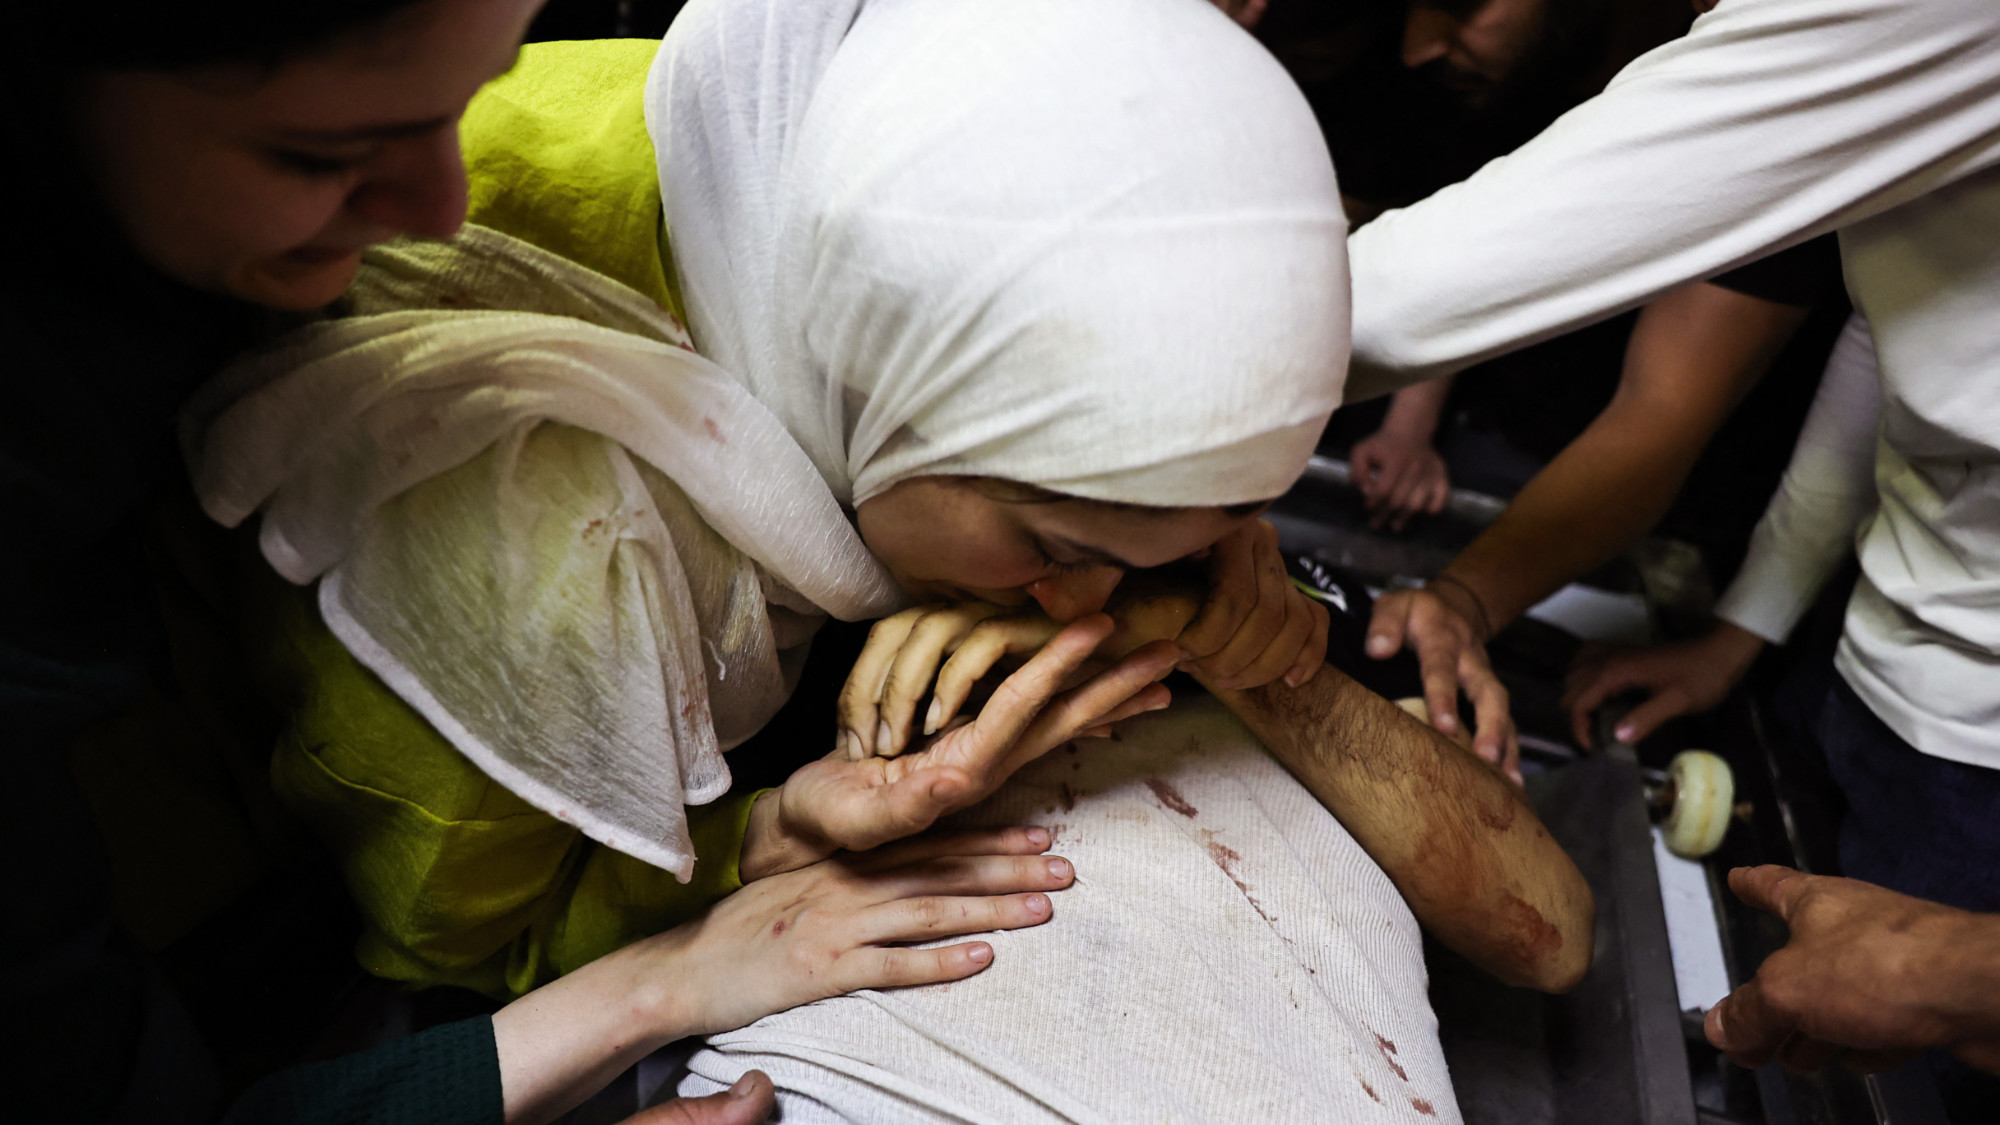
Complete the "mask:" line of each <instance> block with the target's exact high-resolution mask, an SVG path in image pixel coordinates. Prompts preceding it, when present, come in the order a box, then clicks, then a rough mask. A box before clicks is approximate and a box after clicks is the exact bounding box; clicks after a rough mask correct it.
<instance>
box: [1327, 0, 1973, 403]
mask: <svg viewBox="0 0 2000 1125" xmlns="http://www.w3.org/2000/svg"><path fill="white" fill-rule="evenodd" d="M1995 163H2000V4H1996V3H1994V2H1993V0H1723V3H1722V4H1721V5H1720V6H1719V7H1718V8H1716V9H1715V10H1714V11H1712V12H1710V13H1708V14H1707V15H1704V16H1702V17H1701V18H1700V19H1698V20H1696V21H1695V24H1694V27H1693V29H1692V30H1691V31H1690V32H1689V33H1688V34H1687V35H1686V36H1685V37H1684V38H1681V39H1679V40H1676V41H1674V42H1672V43H1668V44H1666V45H1664V46H1661V47H1659V48H1658V49H1656V50H1654V51H1651V52H1649V53H1647V54H1646V55H1644V56H1642V57H1641V58H1639V59H1637V60H1636V61H1634V62H1633V63H1632V64H1631V65H1630V66H1628V67H1626V68H1625V70H1624V71H1622V72H1621V73H1620V74H1619V75H1618V77H1617V78H1615V79H1613V80H1612V83H1611V85H1610V86H1609V87H1607V88H1606V90H1605V91H1604V93H1602V94H1600V95H1599V96H1597V97H1595V98H1592V99H1591V100H1590V101H1588V102H1585V103H1584V104H1582V105H1580V106H1578V107H1577V108H1575V109H1573V110H1571V111H1570V112H1569V113H1567V114H1565V115H1564V116H1563V117H1562V118H1561V119H1559V120H1558V121H1556V123H1555V124H1553V125H1551V126H1550V127H1549V128H1548V130H1547V131H1545V132H1544V133H1542V134H1541V135H1540V136H1538V137H1536V138H1535V139H1534V140H1532V141H1530V142H1529V143H1528V144H1526V145H1524V146H1522V147H1521V148H1520V149H1519V150H1517V151H1515V152H1514V153H1512V154H1510V155H1508V156H1504V157H1501V158H1500V159H1498V160H1495V161H1493V162H1491V163H1489V164H1488V165H1486V167H1484V168H1482V169H1480V171H1479V172H1478V173H1476V174H1475V175H1473V176H1472V177H1471V178H1470V179H1468V180H1466V181H1465V182H1464V183H1460V184H1455V185H1453V186H1451V187H1448V188H1445V189H1443V190H1442V191H1439V192H1438V193H1437V194H1435V195H1433V196H1431V197H1430V198H1429V199H1426V200H1424V201H1423V202H1421V203H1418V204H1416V205H1415V206H1412V207H1408V208H1404V209H1402V210H1399V211H1391V212H1389V213H1387V214H1385V215H1383V216H1381V217H1380V218H1378V219H1376V220H1375V221H1374V222H1372V223H1369V224H1368V225H1367V226H1364V227H1362V228H1361V229H1360V230H1358V231H1356V232H1355V233H1354V235H1353V236H1352V237H1351V238H1350V239H1349V242H1348V247H1349V250H1348V253H1349V258H1350V261H1351V265H1352V268H1353V274H1354V365H1353V369H1352V371H1351V373H1350V375H1349V380H1348V391H1347V397H1348V400H1349V401H1357V400H1359V399H1363V398H1369V397H1373V396H1375V395H1378V394H1382V393H1384V392H1387V391H1392V390H1394V389H1396V388H1397V387H1399V386H1404V385H1407V384H1409V383H1412V382H1416V381H1418V380H1422V379H1429V378H1434V377H1436V376H1439V375H1444V374H1448V373H1450V372H1453V371H1457V370H1460V369H1462V368H1464V367H1467V366H1470V365H1471V364H1474V363H1477V362H1480V361H1482V360H1485V359H1488V358H1491V357H1493V356H1495V355H1499V354H1502V353H1504V352H1508V351H1511V350H1514V349H1516V348H1519V347H1522V346H1525V345H1527V344H1531V343H1535V342H1537V341H1540V340H1545V339H1548V338H1550V337H1553V336H1559V335H1562V334H1563V333H1566V332H1569V331H1571V330H1573V329H1575V328H1578V327H1581V326H1583V325H1585V324H1589V323H1592V322H1594V321H1597V320H1601V319H1603V318H1605V317H1607V316H1610V315H1613V314H1615V313H1617V312H1620V311H1623V310H1625V309H1629V308H1633V307H1636V306H1638V305H1640V304H1643V303H1645V302H1647V301H1650V300H1652V299H1653V298H1654V297H1656V296H1658V295H1660V294H1662V293H1665V292H1667V291H1668V290H1670V289H1675V288H1678V287H1679V286H1681V285H1683V284H1685V283H1687V282H1689V281H1692V280H1697V279H1701V278H1707V277H1712V276H1714V275H1716V274H1718V273H1721V272H1723V271H1725V270H1728V269H1731V268H1733V267H1736V266H1739V265H1742V264H1744V263H1746V262H1750V261H1753V260H1755V259H1757V258H1760V257H1763V256H1764V255H1766V254H1769V253H1770V252H1772V251H1774V250H1777V249H1780V248H1782V247H1785V246H1789V245H1792V244H1793V243H1796V242H1800V241H1802V240H1804V239H1806V238H1810V237H1812V236H1814V235H1817V234H1821V233H1823V232H1825V231H1829V230H1835V229H1839V228H1841V227H1844V226H1847V225H1849V224H1852V223H1854V222H1857V221H1859V220H1861V219H1864V218H1867V217H1869V216H1871V215H1875V214H1879V213H1881V212H1883V211H1886V210H1888V209H1890V208H1893V207H1895V206H1897V205H1899V204H1901V203H1904V202H1907V201H1909V200H1911V199H1915V198H1917V197H1919V196H1922V195H1924V194H1926V193H1927V192H1930V191H1932V190H1934V189H1936V188H1938V187H1941V186H1943V185H1945V184H1949V183H1951V182H1953V181H1955V180H1957V179H1959V178H1961V177H1963V176H1966V175H1968V174H1970V173H1972V172H1975V171H1977V170H1979V169H1981V168H1984V167H1987V166H1989V165H1992V164H1995Z"/></svg>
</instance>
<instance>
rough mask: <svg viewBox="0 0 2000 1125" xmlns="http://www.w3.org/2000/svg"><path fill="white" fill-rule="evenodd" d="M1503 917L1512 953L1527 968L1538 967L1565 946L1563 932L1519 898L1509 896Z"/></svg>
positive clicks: (1502, 913)
mask: <svg viewBox="0 0 2000 1125" xmlns="http://www.w3.org/2000/svg"><path fill="white" fill-rule="evenodd" d="M1501 918H1502V919H1503V922H1504V925H1505V927H1506V931H1507V936H1508V943H1507V944H1508V946H1509V949H1508V952H1510V953H1511V954H1513V957H1514V960H1515V962H1516V963H1518V964H1519V965H1521V966H1522V967H1523V968H1528V969H1532V968H1534V967H1535V966H1536V965H1539V964H1541V963H1542V962H1543V961H1544V960H1546V959H1547V958H1548V957H1549V956H1550V955H1552V954H1554V953H1555V952H1556V951H1557V950H1559V949H1561V948H1562V947H1563V936H1562V931H1561V930H1558V929H1556V928H1555V927H1554V926H1552V925H1550V924H1549V920H1548V919H1547V918H1544V917H1542V912H1541V911H1539V910H1536V909H1535V908H1534V907H1532V906H1530V905H1528V903H1527V902H1525V901H1524V900H1522V898H1521V897H1520V896H1519V895H1515V894H1509V895H1508V896H1507V902H1506V905H1505V906H1503V907H1501Z"/></svg>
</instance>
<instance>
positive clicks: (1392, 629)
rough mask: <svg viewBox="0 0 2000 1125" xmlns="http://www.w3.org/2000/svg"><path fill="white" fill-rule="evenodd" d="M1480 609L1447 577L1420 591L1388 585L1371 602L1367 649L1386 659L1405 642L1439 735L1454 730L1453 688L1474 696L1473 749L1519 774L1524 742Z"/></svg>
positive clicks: (1455, 700) (1511, 773) (1456, 722)
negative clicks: (1491, 656)
mask: <svg viewBox="0 0 2000 1125" xmlns="http://www.w3.org/2000/svg"><path fill="white" fill-rule="evenodd" d="M1483 616H1484V615H1483V612H1482V611H1481V609H1480V608H1479V607H1478V605H1477V604H1476V603H1475V602H1474V600H1473V598H1472V595H1470V594H1469V593H1467V592H1466V591H1465V590H1463V589H1461V588H1459V587H1458V586H1457V585H1456V584H1454V583H1451V582H1445V581H1439V582H1435V583H1433V584H1432V585H1430V586H1426V587H1424V588H1423V589H1421V590H1391V591H1389V592H1388V593H1386V594H1383V595H1382V596H1381V597H1380V598H1377V599H1376V601H1375V615H1374V617H1373V618H1372V619H1371V620H1370V621H1369V622H1368V655H1369V656H1371V657H1373V658H1375V659H1376V660H1387V659H1388V658H1389V657H1391V656H1394V655H1396V653H1397V652H1398V651H1400V650H1401V649H1402V648H1403V647H1404V646H1405V645H1408V646H1409V647H1410V648H1411V649H1414V650H1415V651H1416V654H1417V664H1418V667H1419V668H1420V669H1421V670H1422V672H1423V678H1424V702H1425V705H1426V707H1427V708H1428V709H1429V712H1430V724H1431V726H1433V727H1435V728H1437V730H1438V732H1439V733H1440V734H1443V735H1445V736H1446V737H1452V736H1455V735H1457V734H1458V733H1459V727H1460V725H1461V724H1460V723H1459V720H1458V693H1459V691H1460V689H1461V688H1463V690H1464V691H1465V694H1466V696H1467V697H1468V698H1470V699H1471V700H1472V711H1473V716H1474V719H1475V730H1474V733H1473V737H1472V751H1473V753H1475V754H1478V755H1479V756H1480V757H1481V758H1484V759H1486V760H1487V761H1489V762H1492V763H1493V764H1494V765H1497V766H1499V767H1500V769H1501V770H1502V771H1504V772H1505V773H1506V774H1507V776H1509V777H1512V778H1513V779H1514V780H1515V781H1516V782H1519V781H1520V780H1521V742H1520V739H1519V737H1518V736H1517V735H1516V734H1515V731H1514V717H1513V715H1512V714H1511V713H1510V712H1509V711H1508V708H1507V689H1506V688H1505V687H1504V686H1502V685H1501V683H1500V679H1499V677H1497V676H1495V675H1494V674H1493V665H1492V664H1491V663H1489V662H1488V661H1487V659H1486V645H1485V643H1484V637H1483V636H1482V635H1481V634H1482V628H1483V623H1482V622H1481V621H1480V619H1481V618H1482V617H1483Z"/></svg>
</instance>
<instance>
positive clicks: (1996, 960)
mask: <svg viewBox="0 0 2000 1125" xmlns="http://www.w3.org/2000/svg"><path fill="white" fill-rule="evenodd" d="M1729 887H1730V889H1731V890H1733V891H1735V892H1736V897H1738V898H1740V899H1742V900H1743V901H1744V902H1747V903H1749V904H1750V905H1751V906H1754V907H1756V908H1758V909H1759V910H1765V911H1769V912H1770V913H1772V914H1776V915H1777V916H1778V917H1780V918H1782V919H1784V920H1785V924H1786V925H1787V926H1789V927H1790V928H1791V931H1792V936H1791V940H1790V941H1789V942H1787V943H1786V945H1785V947H1784V948H1783V949H1780V950H1779V951H1777V952H1776V953H1773V954H1771V956H1770V957H1769V958H1767V959H1766V960H1765V962H1764V964H1763V967H1761V968H1759V969H1758V970H1757V975H1756V977H1755V978H1754V979H1752V980H1751V981H1750V982H1749V983H1748V984H1745V985H1743V986H1742V987H1741V988H1738V989H1737V990H1736V991H1734V992H1732V993H1730V994H1729V995H1728V996H1727V997H1725V998H1724V999H1723V1001H1722V1002H1721V1003H1720V1004H1717V1005H1716V1006H1715V1007H1714V1008H1711V1009H1710V1010H1709V1013H1708V1019H1707V1023H1706V1028H1705V1029H1706V1031H1707V1033H1708V1041H1709V1042H1710V1043H1713V1044H1715V1046H1717V1047H1718V1048H1720V1049H1722V1050H1723V1051H1725V1052H1727V1053H1728V1055H1729V1058H1730V1060H1731V1061H1733V1062H1735V1063H1736V1064H1737V1065H1739V1066H1745V1067H1758V1066H1762V1065H1763V1064H1764V1063H1766V1062H1768V1061H1770V1060H1771V1059H1772V1058H1776V1059H1777V1060H1778V1061H1779V1062H1780V1063H1782V1064H1784V1065H1785V1066H1786V1067H1787V1068H1790V1069H1792V1070H1800V1071H1811V1070H1817V1069H1819V1068H1820V1067H1821V1066H1822V1065H1824V1064H1825V1063H1826V1061H1827V1060H1828V1059H1830V1058H1833V1057H1834V1056H1835V1055H1839V1056H1841V1057H1842V1059H1843V1061H1844V1062H1845V1064H1846V1065H1847V1067H1848V1069H1850V1070H1854V1071H1857V1072H1860V1073H1864V1074H1865V1073H1870V1072H1873V1071H1878V1070H1886V1069H1888V1068H1890V1067H1893V1066H1896V1065H1898V1064H1900V1063H1902V1062H1904V1061H1906V1060H1907V1059H1909V1058H1911V1057H1912V1056H1914V1055H1916V1054H1917V1053H1919V1052H1921V1051H1923V1050H1925V1049H1928V1048H1931V1047H1946V1048H1950V1049H1951V1050H1952V1051H1953V1052H1954V1053H1956V1054H1957V1055H1958V1056H1959V1057H1960V1058H1962V1059H1964V1060H1965V1061H1966V1062H1967V1063H1969V1064H1971V1065H1973V1066H1977V1067H1982V1068H1984V1069H1988V1070H2000V917H1995V916H1993V915H1985V914H1972V913H1969V912H1967V911H1963V910H1954V909H1952V908H1951V907H1948V906H1940V905H1938V904H1936V903H1932V902H1925V901H1923V900H1922V899H1915V898H1910V897H1908V896H1906V895H1899V894H1897V893H1895V892H1894V891H1888V890H1884V889H1883V888H1881V887H1877V886H1874V885H1872V884H1869V883H1863V882H1860V881H1858V880H1854V879H1836V878H1830V877H1827V876H1823V875H1806V874H1803V873H1801V872H1798V871H1794V870H1792V869H1791V868H1789V867H1776V866H1765V867H1739V868H1737V869H1736V870H1734V871H1731V872H1730V873H1729Z"/></svg>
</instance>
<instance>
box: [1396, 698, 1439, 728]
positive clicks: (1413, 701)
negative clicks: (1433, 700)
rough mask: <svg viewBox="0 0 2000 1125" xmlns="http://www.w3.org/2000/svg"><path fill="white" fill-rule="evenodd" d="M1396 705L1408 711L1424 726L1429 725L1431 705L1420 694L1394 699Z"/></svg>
mask: <svg viewBox="0 0 2000 1125" xmlns="http://www.w3.org/2000/svg"><path fill="white" fill-rule="evenodd" d="M1396 706H1398V707H1401V708H1402V709H1403V710H1405V711H1408V712H1409V713H1410V714H1411V715H1413V716H1415V717H1416V720H1417V721H1418V722H1420V723H1422V724H1424V725H1425V726H1429V725H1431V705H1430V704H1428V703H1425V702H1424V697H1423V696H1421V695H1406V696H1404V697H1403V698H1401V699H1398V700H1397V701H1396Z"/></svg>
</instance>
